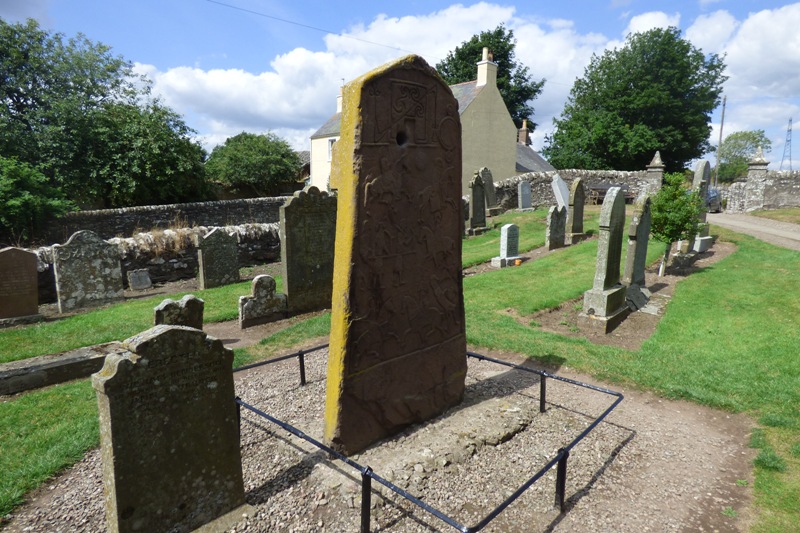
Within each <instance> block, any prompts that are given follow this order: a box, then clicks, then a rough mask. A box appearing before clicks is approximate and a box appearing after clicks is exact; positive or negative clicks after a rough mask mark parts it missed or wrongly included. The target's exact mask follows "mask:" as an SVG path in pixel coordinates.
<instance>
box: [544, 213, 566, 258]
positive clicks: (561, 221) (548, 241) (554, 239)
mask: <svg viewBox="0 0 800 533" xmlns="http://www.w3.org/2000/svg"><path fill="white" fill-rule="evenodd" d="M566 227H567V208H566V207H558V206H555V205H554V206H551V207H550V210H549V211H547V233H546V234H545V239H544V240H545V243H544V245H545V246H546V247H547V249H548V250H555V249H557V248H563V247H564V242H565V240H564V239H565V232H566Z"/></svg>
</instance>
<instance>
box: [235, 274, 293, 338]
mask: <svg viewBox="0 0 800 533" xmlns="http://www.w3.org/2000/svg"><path fill="white" fill-rule="evenodd" d="M275 287H276V286H275V280H274V279H273V278H272V276H267V275H265V274H262V275H261V276H256V277H255V278H253V284H252V290H253V292H252V294H251V295H250V296H239V327H240V328H241V329H244V328H249V327H251V326H257V325H259V324H266V323H267V322H274V321H276V320H281V319H282V318H286V295H285V294H280V293H278V294H275Z"/></svg>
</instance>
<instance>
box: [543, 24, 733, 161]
mask: <svg viewBox="0 0 800 533" xmlns="http://www.w3.org/2000/svg"><path fill="white" fill-rule="evenodd" d="M724 70H725V65H724V63H723V61H722V59H721V58H719V57H718V56H717V55H716V54H711V55H709V56H707V57H706V56H704V55H703V52H702V51H701V50H699V49H697V48H695V47H694V46H693V45H692V44H691V43H690V42H689V41H687V40H685V39H682V38H681V36H680V30H678V29H677V28H666V29H663V28H657V29H653V30H650V31H646V32H643V33H634V34H632V35H629V36H628V38H627V39H626V41H625V44H624V45H623V46H622V48H619V49H614V50H607V51H606V52H604V53H603V55H602V56H599V57H598V56H597V55H595V56H593V57H592V60H591V62H590V64H589V66H588V67H586V70H585V71H584V75H583V78H580V79H578V80H576V81H575V85H574V86H573V87H572V91H571V92H570V96H569V99H568V100H567V103H566V105H565V107H564V111H563V112H562V113H561V117H560V118H558V119H554V121H553V122H554V124H555V126H556V129H555V132H554V133H553V135H552V136H550V137H549V138H548V139H547V142H546V146H545V149H544V150H543V154H544V156H545V157H546V158H547V159H548V161H550V163H551V164H552V165H553V166H555V167H556V168H584V169H615V170H640V169H642V168H644V167H645V166H646V165H647V164H648V162H649V161H650V160H651V159H652V157H653V154H654V153H655V152H656V150H659V151H660V152H661V157H662V159H663V160H664V164H665V165H666V169H667V171H670V172H674V171H678V170H680V169H682V168H684V167H685V166H686V164H687V163H688V162H689V161H691V160H692V159H696V158H698V157H700V156H701V155H703V154H704V153H707V152H709V151H711V149H712V148H711V146H710V144H709V142H708V137H709V134H710V132H711V127H710V125H709V121H710V118H711V112H712V111H713V110H714V108H716V107H717V105H718V104H719V101H720V94H721V92H722V83H723V82H724V81H725V80H726V79H727V77H726V76H724V75H723V72H724Z"/></svg>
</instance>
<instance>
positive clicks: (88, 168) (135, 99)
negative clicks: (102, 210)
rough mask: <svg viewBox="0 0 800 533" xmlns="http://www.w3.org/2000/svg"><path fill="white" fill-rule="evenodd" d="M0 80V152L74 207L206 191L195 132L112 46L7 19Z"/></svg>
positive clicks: (0, 44) (0, 33) (2, 28)
mask: <svg viewBox="0 0 800 533" xmlns="http://www.w3.org/2000/svg"><path fill="white" fill-rule="evenodd" d="M0 73H2V76H0V155H3V156H5V157H16V158H17V159H18V160H19V161H21V162H26V163H28V164H30V165H31V166H33V167H35V168H37V169H38V170H39V171H40V172H41V173H42V174H43V175H44V176H45V177H46V178H47V180H48V181H49V183H50V185H51V186H57V187H59V188H60V189H61V190H62V191H63V192H64V193H65V194H66V195H67V196H68V197H69V198H71V199H73V200H75V202H76V203H78V204H81V205H84V206H92V207H120V206H125V205H134V204H148V203H163V202H164V201H179V200H183V199H197V198H196V197H197V194H199V191H202V190H203V189H204V187H203V174H202V172H203V165H202V163H203V159H204V157H205V153H204V152H203V150H202V148H201V147H200V146H199V145H197V144H196V143H194V142H193V141H191V139H190V134H191V133H193V132H192V130H190V129H189V128H188V127H187V126H186V125H185V124H184V123H183V121H182V119H181V118H180V117H179V116H178V115H176V114H175V113H174V112H172V111H171V110H169V109H168V108H166V107H164V106H163V105H161V104H160V103H159V102H157V101H155V100H153V99H152V98H150V96H149V94H150V84H149V82H148V81H147V80H145V79H143V78H139V77H136V76H135V75H134V74H133V72H132V69H131V66H130V64H128V63H127V62H126V61H125V60H124V59H122V58H121V57H119V56H115V55H113V54H112V53H111V49H110V48H109V47H108V46H106V45H103V44H100V43H94V42H92V41H90V40H88V39H87V38H86V37H84V36H83V35H81V34H78V35H77V36H76V37H73V38H69V39H67V38H65V37H64V35H62V34H60V33H49V32H47V31H45V30H42V29H41V28H40V27H39V25H38V24H37V23H36V22H35V21H34V20H28V21H27V22H26V23H24V24H23V23H17V24H8V23H6V22H5V21H3V20H2V19H0ZM189 145H192V146H189ZM167 182H169V183H167ZM184 192H185V193H186V195H187V196H188V198H185V197H184V195H183V193H184Z"/></svg>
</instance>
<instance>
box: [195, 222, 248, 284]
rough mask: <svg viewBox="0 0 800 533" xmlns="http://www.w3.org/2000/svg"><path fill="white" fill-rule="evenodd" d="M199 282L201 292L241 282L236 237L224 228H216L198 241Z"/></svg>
mask: <svg viewBox="0 0 800 533" xmlns="http://www.w3.org/2000/svg"><path fill="white" fill-rule="evenodd" d="M196 244H197V264H198V272H197V278H198V279H197V282H198V286H199V287H200V290H203V289H211V288H213V287H221V286H223V285H229V284H231V283H237V282H238V281H239V248H238V246H237V244H236V237H235V236H233V235H228V234H227V233H226V232H225V230H223V229H222V228H214V229H213V230H211V231H210V232H209V233H208V234H207V235H206V236H205V237H202V238H200V239H196Z"/></svg>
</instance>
